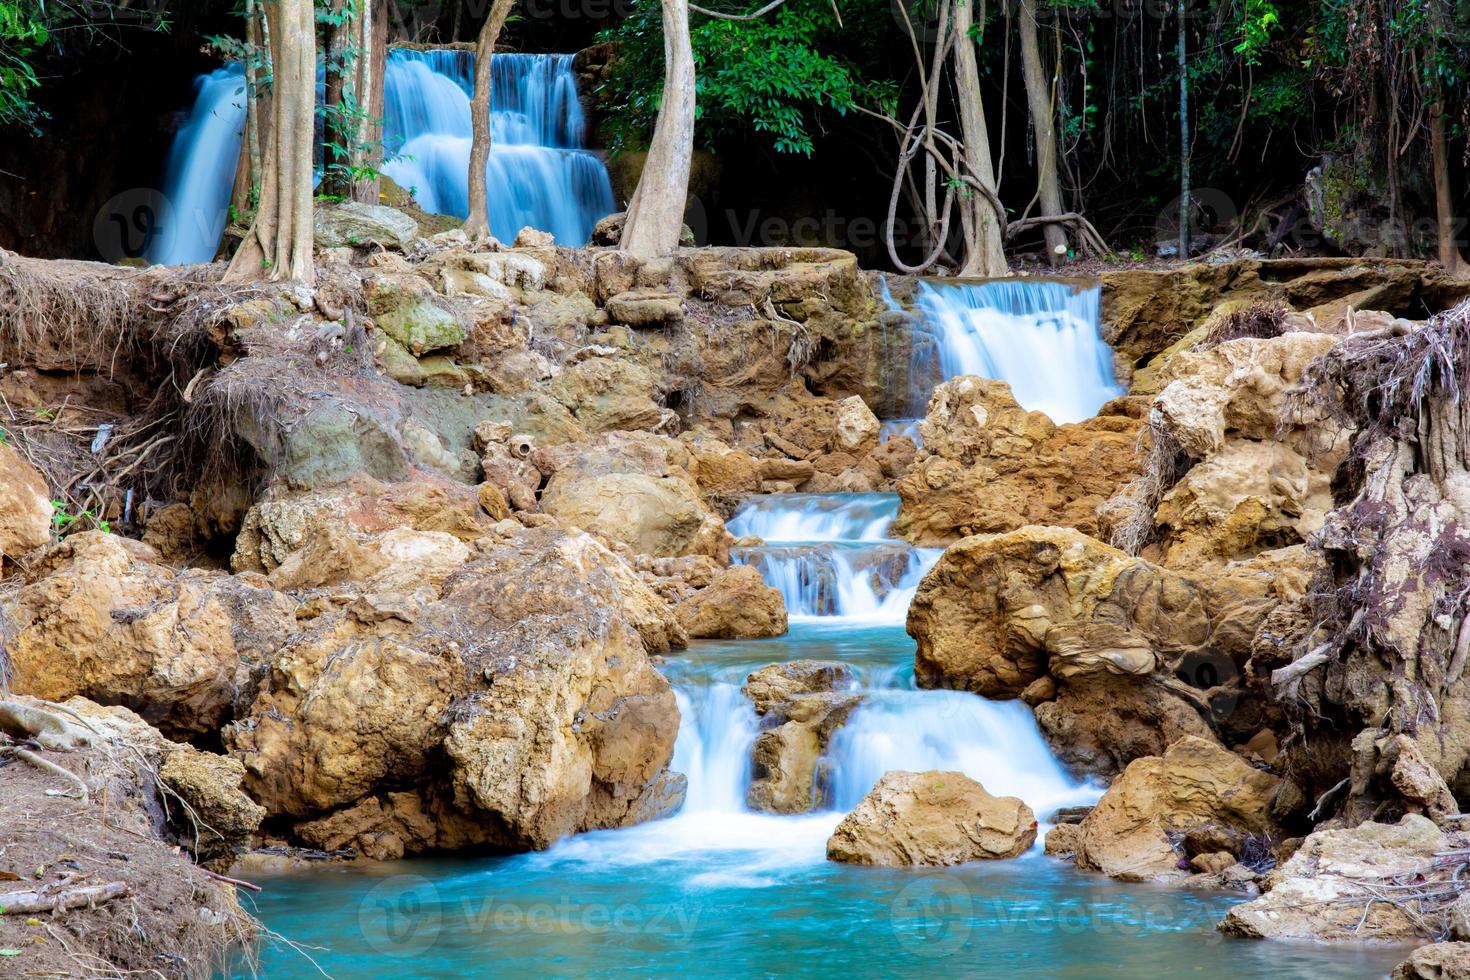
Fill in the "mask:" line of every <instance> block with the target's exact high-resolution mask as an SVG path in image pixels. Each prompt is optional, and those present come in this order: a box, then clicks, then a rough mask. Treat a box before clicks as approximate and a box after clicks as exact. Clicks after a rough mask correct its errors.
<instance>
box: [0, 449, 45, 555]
mask: <svg viewBox="0 0 1470 980" xmlns="http://www.w3.org/2000/svg"><path fill="white" fill-rule="evenodd" d="M50 541H51V495H50V493H48V492H47V490H46V481H45V479H44V478H43V477H42V476H41V474H40V473H39V472H37V471H36V468H35V467H34V466H32V465H31V464H30V463H27V462H26V461H25V460H23V459H21V458H20V454H19V453H17V452H16V451H15V448H14V447H13V446H11V445H10V444H9V443H7V442H0V558H15V557H17V556H19V555H23V554H25V553H26V552H27V551H31V550H32V549H35V548H41V547H44V546H45V545H47V544H49V543H50Z"/></svg>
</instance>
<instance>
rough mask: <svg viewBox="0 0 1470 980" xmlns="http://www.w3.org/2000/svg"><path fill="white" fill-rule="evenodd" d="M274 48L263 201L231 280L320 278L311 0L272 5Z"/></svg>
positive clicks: (227, 277)
mask: <svg viewBox="0 0 1470 980" xmlns="http://www.w3.org/2000/svg"><path fill="white" fill-rule="evenodd" d="M266 24H267V27H268V28H269V30H270V52H271V79H272V82H271V127H270V138H269V139H268V141H267V143H266V150H265V154H264V156H263V158H262V161H261V188H260V206H259V208H258V209H257V210H256V212H255V221H254V222H253V223H252V224H251V225H250V230H249V231H248V232H246V234H245V240H244V241H243V242H241V243H240V248H239V250H238V251H237V252H235V257H234V258H233V259H232V260H231V261H230V267H229V269H228V270H227V271H226V272H225V281H227V282H247V281H250V280H255V279H262V278H267V277H268V278H270V279H295V280H299V281H301V282H305V283H308V284H311V283H315V281H316V270H315V267H314V265H313V263H312V254H311V245H312V241H311V238H312V225H311V195H312V177H313V174H312V165H311V157H312V144H313V142H314V140H313V133H314V126H313V121H314V111H315V108H316V24H315V22H314V17H313V10H312V0H275V2H274V3H272V4H268V5H267V6H266Z"/></svg>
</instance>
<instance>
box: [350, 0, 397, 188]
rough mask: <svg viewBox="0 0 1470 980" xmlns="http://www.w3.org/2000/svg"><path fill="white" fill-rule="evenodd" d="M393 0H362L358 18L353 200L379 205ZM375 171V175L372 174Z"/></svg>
mask: <svg viewBox="0 0 1470 980" xmlns="http://www.w3.org/2000/svg"><path fill="white" fill-rule="evenodd" d="M388 2H389V0H362V16H361V17H359V18H358V47H359V48H360V49H361V50H360V52H359V54H358V57H357V66H356V67H357V103H358V108H359V109H360V110H361V115H359V116H358V118H357V140H356V144H357V153H358V159H357V161H356V164H355V165H356V168H357V173H358V177H357V179H356V180H354V181H353V183H352V199H353V200H354V201H359V202H361V203H363V204H377V203H378V200H379V198H380V197H381V195H382V186H381V185H382V181H380V180H379V179H378V173H379V171H381V170H382V169H383V84H384V79H383V76H384V75H385V74H386V73H387V71H388V10H387V6H388ZM369 174H371V175H372V176H368V175H369Z"/></svg>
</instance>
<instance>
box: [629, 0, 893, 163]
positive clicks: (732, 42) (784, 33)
mask: <svg viewBox="0 0 1470 980" xmlns="http://www.w3.org/2000/svg"><path fill="white" fill-rule="evenodd" d="M847 7H848V8H856V9H847V8H844V9H843V13H842V16H843V24H842V25H839V24H838V22H837V17H836V13H835V11H834V9H833V6H832V4H831V2H830V0H789V2H788V3H787V4H786V5H784V6H782V7H780V8H778V9H777V10H775V11H773V12H772V13H770V14H767V15H766V16H765V17H763V18H761V19H759V20H755V21H727V20H717V19H712V18H707V17H702V16H700V15H698V14H695V15H694V18H695V20H694V23H693V24H692V25H691V27H690V40H691V42H692V44H693V47H694V60H695V65H696V77H697V83H696V84H697V93H698V105H699V119H698V128H699V133H700V136H701V138H702V139H703V141H704V142H706V143H710V142H713V141H714V140H716V139H717V138H719V137H720V136H726V135H738V134H740V133H742V132H747V131H754V132H757V133H761V134H764V135H765V137H766V138H767V139H769V140H770V143H771V145H772V147H773V148H774V149H775V150H776V151H777V152H781V153H798V154H803V155H807V156H809V155H811V153H812V149H813V144H812V129H813V127H814V126H815V125H816V122H817V119H818V117H819V115H820V114H821V113H822V112H835V113H837V114H838V115H844V114H846V113H849V112H852V111H854V109H855V108H856V107H857V106H859V105H864V106H875V107H880V108H882V109H884V110H885V111H891V110H892V108H893V106H894V104H895V102H896V98H897V88H896V85H895V84H894V83H893V82H891V81H887V80H884V79H878V78H870V77H866V76H865V74H864V72H863V70H862V67H861V65H860V64H859V61H860V60H861V59H862V56H863V55H864V54H870V53H872V51H873V50H874V49H873V47H872V46H873V45H876V44H877V43H880V42H881V39H882V38H883V37H884V34H883V31H885V30H887V31H890V32H891V29H892V27H891V25H892V21H891V20H888V19H887V18H888V6H887V3H886V2H880V0H857V2H856V3H854V2H853V0H848V3H847ZM875 15H876V16H875ZM878 17H881V18H882V20H881V21H879V20H878V19H877V18H878ZM865 25H866V26H865ZM844 30H845V31H846V32H847V33H848V36H847V37H844V36H843V35H844ZM853 38H858V39H863V40H859V41H858V42H857V43H853V41H852V39H853ZM602 40H610V41H616V42H618V43H619V45H620V51H619V57H618V60H617V70H616V71H615V72H614V74H613V77H612V78H611V79H610V80H609V81H608V82H607V83H606V84H605V85H604V87H603V90H602V92H601V94H602V95H603V96H604V97H605V98H607V99H608V117H609V129H610V132H611V135H612V142H613V148H614V149H616V150H624V149H634V148H637V147H641V146H643V145H646V143H647V141H648V139H649V137H650V136H651V135H652V132H653V125H654V121H655V120H656V119H657V116H658V107H659V102H660V99H661V98H662V94H663V29H662V22H661V19H660V10H659V5H658V3H657V2H656V0H640V2H638V3H637V5H636V6H635V7H634V9H633V12H632V14H631V15H630V16H629V17H628V18H627V19H626V20H624V21H623V22H622V23H621V24H619V25H618V26H617V27H615V28H612V29H611V30H609V31H607V32H605V33H604V34H603V35H602ZM844 44H845V45H846V46H847V48H848V51H849V52H851V53H850V54H844V53H842V50H841V48H842V45H844Z"/></svg>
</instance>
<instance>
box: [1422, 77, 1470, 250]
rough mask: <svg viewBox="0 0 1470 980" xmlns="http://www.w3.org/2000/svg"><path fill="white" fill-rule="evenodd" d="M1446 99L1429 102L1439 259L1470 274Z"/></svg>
mask: <svg viewBox="0 0 1470 980" xmlns="http://www.w3.org/2000/svg"><path fill="white" fill-rule="evenodd" d="M1444 108H1445V106H1444V100H1443V98H1441V99H1440V100H1439V102H1438V104H1437V105H1433V106H1430V108H1429V115H1430V133H1429V141H1430V150H1431V153H1432V155H1433V157H1434V212H1435V222H1436V224H1437V225H1438V229H1439V263H1440V265H1442V266H1444V267H1445V271H1447V272H1449V273H1451V274H1452V275H1456V276H1470V264H1467V263H1466V262H1465V258H1464V256H1463V255H1461V254H1460V243H1459V241H1457V240H1456V239H1457V236H1456V228H1455V223H1456V222H1455V197H1454V190H1453V188H1451V187H1450V159H1449V157H1450V154H1449V146H1448V145H1447V143H1446V140H1447V136H1446V135H1445V123H1444Z"/></svg>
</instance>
